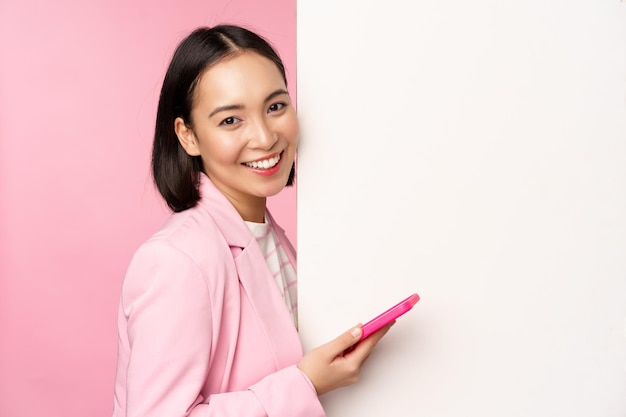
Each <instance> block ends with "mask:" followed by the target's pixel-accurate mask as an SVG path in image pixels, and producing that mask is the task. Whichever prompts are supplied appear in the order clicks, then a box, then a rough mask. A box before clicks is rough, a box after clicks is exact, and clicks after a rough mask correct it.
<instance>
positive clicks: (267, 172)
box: [243, 154, 283, 177]
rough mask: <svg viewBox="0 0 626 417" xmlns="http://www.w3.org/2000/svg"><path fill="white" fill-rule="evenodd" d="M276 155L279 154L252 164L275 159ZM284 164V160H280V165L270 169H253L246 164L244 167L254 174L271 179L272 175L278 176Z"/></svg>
mask: <svg viewBox="0 0 626 417" xmlns="http://www.w3.org/2000/svg"><path fill="white" fill-rule="evenodd" d="M276 155H278V154H274V155H271V156H269V157H265V158H260V159H256V160H255V161H250V162H256V161H263V160H264V159H269V158H272V157H274V156H276ZM282 164H283V158H280V160H279V161H278V163H277V164H276V165H274V166H273V167H271V168H268V169H259V168H251V167H249V166H247V165H246V164H243V166H244V167H246V168H248V169H249V170H250V171H252V172H254V173H255V174H258V175H262V176H264V177H270V176H272V175H274V174H276V173H277V172H278V170H279V169H280V167H281V166H282Z"/></svg>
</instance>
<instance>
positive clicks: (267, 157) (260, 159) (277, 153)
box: [248, 152, 282, 162]
mask: <svg viewBox="0 0 626 417" xmlns="http://www.w3.org/2000/svg"><path fill="white" fill-rule="evenodd" d="M281 153H282V152H276V153H273V154H271V155H268V156H264V157H262V158H259V159H255V160H253V161H248V162H259V161H265V160H266V159H270V158H273V157H275V156H277V155H280V154H281ZM279 162H280V161H279Z"/></svg>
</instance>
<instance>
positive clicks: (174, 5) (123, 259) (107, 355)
mask: <svg viewBox="0 0 626 417" xmlns="http://www.w3.org/2000/svg"><path fill="white" fill-rule="evenodd" d="M220 22H232V23H241V24H245V25H247V26H249V27H252V28H255V29H257V30H258V31H259V32H261V33H262V34H264V35H266V36H267V37H269V38H270V39H271V40H272V41H273V42H274V44H275V45H276V46H277V48H278V50H279V51H280V53H281V55H282V56H283V58H284V60H285V63H286V65H287V67H288V71H289V78H290V80H289V81H290V86H291V87H292V88H293V87H294V86H295V42H296V39H295V1H294V0H273V1H265V2H259V1H256V0H235V1H228V0H217V1H216V0H212V1H186V2H177V1H160V2H154V1H148V0H142V1H133V2H124V1H121V0H114V1H112V0H95V1H89V2H83V1H79V0H72V1H69V0H57V1H54V2H46V1H36V0H9V1H2V2H0V54H1V58H0V59H1V62H2V64H1V65H0V416H20V417H29V416H47V417H54V416H63V417H72V416H81V417H85V416H90V417H91V416H107V415H109V414H110V412H111V405H112V384H113V377H114V366H115V355H116V343H117V334H116V309H117V301H118V294H119V288H120V284H121V281H122V278H123V275H124V271H125V269H126V266H127V264H128V261H129V259H130V257H131V255H132V253H133V251H134V249H135V248H136V247H137V245H138V244H139V243H140V242H141V241H142V240H143V239H145V238H146V237H147V236H148V235H149V234H150V233H152V232H153V231H154V230H155V229H156V228H157V227H158V225H159V224H160V223H161V222H162V221H163V219H164V218H165V216H166V215H167V211H166V210H165V209H164V206H163V204H162V203H161V202H160V201H159V199H158V198H157V197H156V195H155V193H154V191H153V188H152V185H151V182H150V176H149V152H150V145H151V135H152V125H153V119H154V113H155V107H156V101H157V97H158V91H159V86H160V82H161V79H162V76H163V74H164V71H165V68H166V66H167V63H168V60H169V57H170V55H171V53H172V51H173V49H174V47H175V45H176V44H177V42H178V41H179V40H180V39H181V38H182V37H183V36H184V35H186V34H187V33H188V32H189V31H190V30H192V29H193V28H195V27H196V26H200V25H214V24H217V23H220ZM271 205H272V207H273V208H274V213H275V214H276V215H277V217H279V218H280V219H281V222H282V224H283V225H284V226H285V228H286V229H287V230H288V233H289V234H290V236H291V238H292V239H293V237H294V235H295V209H294V206H295V191H293V190H290V191H289V192H287V194H283V196H281V197H280V199H276V200H274V201H272V202H271Z"/></svg>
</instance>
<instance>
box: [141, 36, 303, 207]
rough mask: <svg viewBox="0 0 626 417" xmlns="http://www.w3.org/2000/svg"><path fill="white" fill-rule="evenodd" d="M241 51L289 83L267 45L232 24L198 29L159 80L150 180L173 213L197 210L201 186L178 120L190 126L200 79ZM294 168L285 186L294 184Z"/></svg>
mask: <svg viewBox="0 0 626 417" xmlns="http://www.w3.org/2000/svg"><path fill="white" fill-rule="evenodd" d="M244 51H254V52H256V53H258V54H259V55H261V56H263V57H265V58H268V59H269V60H270V61H272V62H273V63H274V64H276V67H277V68H278V70H279V71H280V74H281V75H282V77H283V80H284V81H285V85H286V84H287V77H286V76H285V67H284V65H283V62H282V60H281V59H280V57H279V56H278V53H276V51H275V50H274V48H272V46H271V45H270V44H269V42H268V41H266V40H265V39H264V38H262V37H261V36H259V35H257V34H256V33H254V32H252V31H250V30H248V29H246V28H243V27H241V26H234V25H219V26H214V27H212V28H208V27H201V28H198V29H196V30H194V31H193V32H192V33H191V34H190V35H189V36H187V37H186V38H185V39H183V41H182V42H181V43H180V44H179V45H178V47H177V48H176V51H175V52H174V55H173V57H172V60H171V62H170V65H169V67H168V69H167V72H166V74H165V79H164V80H163V86H162V88H161V95H160V97H159V105H158V109H157V117H156V126H155V131H154V143H153V147H152V176H153V178H154V182H155V184H156V186H157V189H158V190H159V193H161V195H162V196H163V198H164V199H165V201H166V202H167V205H168V206H169V207H170V208H171V209H172V210H173V211H175V212H178V211H183V210H186V209H188V208H190V207H193V206H195V205H196V203H197V202H198V200H199V199H200V191H199V189H198V187H199V181H200V173H201V172H202V170H203V167H202V160H201V159H200V156H190V155H188V154H187V152H185V150H184V149H183V147H182V146H181V144H180V143H179V141H178V137H177V136H176V132H175V129H174V121H175V120H176V118H178V117H180V118H182V119H183V120H184V121H185V122H186V123H187V122H190V121H191V108H192V104H193V97H194V92H195V88H196V86H197V84H198V81H199V80H200V77H201V76H202V74H203V73H204V72H205V71H206V70H207V69H208V68H209V67H210V66H211V65H214V64H216V63H218V62H220V61H221V60H224V59H228V58H232V57H234V56H236V55H238V54H240V53H242V52H244ZM294 175H295V165H294V166H292V167H291V172H290V174H289V179H288V181H287V185H292V184H293V179H294Z"/></svg>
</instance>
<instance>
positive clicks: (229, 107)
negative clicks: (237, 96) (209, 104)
mask: <svg viewBox="0 0 626 417" xmlns="http://www.w3.org/2000/svg"><path fill="white" fill-rule="evenodd" d="M283 94H289V93H288V92H287V90H285V89H282V88H280V89H278V90H276V91H273V92H271V93H270V94H269V95H268V96H267V97H265V100H263V103H267V102H268V101H270V100H272V99H273V98H274V97H276V96H280V95H283ZM244 107H245V106H244V105H243V104H228V105H226V106H219V107H216V108H215V109H213V111H212V112H211V114H209V117H213V116H215V115H216V114H217V113H220V112H223V111H231V110H241V109H243V108H244Z"/></svg>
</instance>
